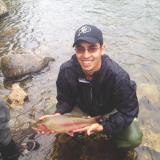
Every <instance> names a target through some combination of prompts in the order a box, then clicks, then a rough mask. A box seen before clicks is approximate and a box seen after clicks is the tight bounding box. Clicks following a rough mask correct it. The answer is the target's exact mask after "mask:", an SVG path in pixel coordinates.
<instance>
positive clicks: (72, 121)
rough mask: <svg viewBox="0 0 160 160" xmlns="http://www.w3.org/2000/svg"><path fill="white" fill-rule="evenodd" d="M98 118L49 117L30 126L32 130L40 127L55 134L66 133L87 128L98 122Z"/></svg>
mask: <svg viewBox="0 0 160 160" xmlns="http://www.w3.org/2000/svg"><path fill="white" fill-rule="evenodd" d="M98 119H99V118H98V117H92V118H89V117H78V116H73V115H60V116H51V117H47V118H45V119H43V120H38V121H37V122H36V123H33V124H32V128H38V127H39V126H40V125H43V126H46V127H47V128H48V129H49V130H52V131H55V132H57V133H68V132H71V131H73V130H75V129H80V128H83V127H86V126H89V125H91V124H93V123H96V122H97V121H98Z"/></svg>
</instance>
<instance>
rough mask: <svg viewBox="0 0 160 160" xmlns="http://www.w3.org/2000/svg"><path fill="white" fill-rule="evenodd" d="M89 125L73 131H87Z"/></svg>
mask: <svg viewBox="0 0 160 160" xmlns="http://www.w3.org/2000/svg"><path fill="white" fill-rule="evenodd" d="M89 127H90V126H86V127H84V128H80V129H75V130H73V133H76V132H86V131H87V129H88V128H89Z"/></svg>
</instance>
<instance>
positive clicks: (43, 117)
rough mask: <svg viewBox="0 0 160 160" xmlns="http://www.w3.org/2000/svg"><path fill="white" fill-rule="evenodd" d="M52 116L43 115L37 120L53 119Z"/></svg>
mask: <svg viewBox="0 0 160 160" xmlns="http://www.w3.org/2000/svg"><path fill="white" fill-rule="evenodd" d="M53 116H54V115H44V116H42V117H40V118H39V120H43V119H45V118H48V117H53Z"/></svg>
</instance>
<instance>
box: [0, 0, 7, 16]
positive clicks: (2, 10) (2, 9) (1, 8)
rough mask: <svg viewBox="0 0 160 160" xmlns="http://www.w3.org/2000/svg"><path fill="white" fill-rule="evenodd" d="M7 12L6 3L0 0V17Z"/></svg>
mask: <svg viewBox="0 0 160 160" xmlns="http://www.w3.org/2000/svg"><path fill="white" fill-rule="evenodd" d="M7 14H8V9H7V6H6V4H5V3H4V2H3V1H2V0H0V17H1V16H5V15H7Z"/></svg>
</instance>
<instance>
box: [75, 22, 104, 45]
mask: <svg viewBox="0 0 160 160" xmlns="http://www.w3.org/2000/svg"><path fill="white" fill-rule="evenodd" d="M79 41H86V42H89V43H91V44H95V43H100V44H103V35H102V31H101V30H100V29H98V28H97V27H96V26H93V25H89V24H85V25H83V26H81V27H80V28H78V30H77V31H76V33H75V37H74V43H73V47H74V46H75V45H76V44H77V43H78V42H79Z"/></svg>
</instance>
